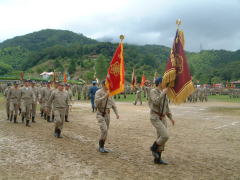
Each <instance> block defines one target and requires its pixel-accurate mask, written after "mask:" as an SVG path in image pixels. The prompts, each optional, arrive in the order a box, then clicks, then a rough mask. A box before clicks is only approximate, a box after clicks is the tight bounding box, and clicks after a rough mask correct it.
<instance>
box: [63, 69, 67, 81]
mask: <svg viewBox="0 0 240 180" xmlns="http://www.w3.org/2000/svg"><path fill="white" fill-rule="evenodd" d="M63 82H65V83H66V82H67V74H66V73H65V72H64V73H63Z"/></svg>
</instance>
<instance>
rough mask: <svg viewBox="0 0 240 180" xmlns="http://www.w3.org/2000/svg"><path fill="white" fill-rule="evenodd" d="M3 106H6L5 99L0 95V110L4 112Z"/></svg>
mask: <svg viewBox="0 0 240 180" xmlns="http://www.w3.org/2000/svg"><path fill="white" fill-rule="evenodd" d="M5 104H6V99H5V97H4V96H3V94H2V93H1V94H0V110H4V109H5Z"/></svg>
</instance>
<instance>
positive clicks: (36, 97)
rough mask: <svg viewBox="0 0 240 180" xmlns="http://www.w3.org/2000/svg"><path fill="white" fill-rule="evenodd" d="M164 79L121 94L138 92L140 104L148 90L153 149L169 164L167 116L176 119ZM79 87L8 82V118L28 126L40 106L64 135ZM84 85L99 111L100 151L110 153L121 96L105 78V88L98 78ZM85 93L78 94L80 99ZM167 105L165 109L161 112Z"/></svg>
mask: <svg viewBox="0 0 240 180" xmlns="http://www.w3.org/2000/svg"><path fill="white" fill-rule="evenodd" d="M161 80H162V79H161V78H158V79H156V82H155V84H156V88H153V87H151V85H150V84H149V83H146V84H145V85H144V86H143V87H140V86H138V87H136V88H133V89H132V88H130V86H127V87H129V89H130V91H129V92H126V90H125V91H124V92H122V93H121V95H123V96H124V97H126V95H127V94H136V100H135V102H136V103H134V104H135V105H136V104H137V102H138V101H140V104H141V105H142V99H141V93H142V92H144V91H145V89H147V93H146V94H145V97H146V96H147V99H148V101H149V107H150V109H151V113H150V120H151V123H152V125H153V126H154V127H155V128H156V132H157V140H156V141H154V143H153V146H152V147H151V148H150V150H151V151H152V154H153V157H154V162H155V163H157V164H167V163H166V162H165V161H163V160H162V159H161V153H162V151H163V150H164V145H165V143H166V141H167V140H168V134H167V129H166V128H167V126H166V118H165V116H167V117H169V118H170V120H171V122H172V123H173V124H174V120H173V119H172V116H171V112H170V110H169V106H168V100H167V101H164V94H166V91H167V89H164V90H162V87H161ZM75 87H76V86H75V85H70V84H67V83H62V82H41V83H37V82H35V81H31V80H26V81H24V82H22V83H20V81H14V82H13V83H12V84H11V83H7V87H6V88H5V90H4V96H5V98H6V114H7V119H8V120H9V121H10V122H11V123H15V124H17V123H20V122H21V123H24V124H25V125H26V127H31V126H32V125H33V123H36V116H37V114H38V113H37V109H39V114H40V117H41V118H42V119H43V120H46V121H47V122H49V123H52V122H54V123H55V126H54V133H53V134H54V136H55V137H56V138H62V135H61V134H62V130H63V124H64V122H69V113H70V109H71V106H72V104H73V97H74V93H73V92H74V88H75ZM83 87H87V88H86V89H87V93H86V94H87V95H86V98H84V99H90V102H91V107H92V111H93V112H96V119H97V122H98V124H99V128H100V137H99V149H98V150H99V152H101V153H108V152H109V150H107V149H106V148H105V146H104V145H105V141H106V139H107V136H108V129H109V125H110V112H111V109H112V110H113V112H114V113H115V115H116V118H117V119H119V113H118V110H117V106H116V104H115V101H114V98H117V96H109V89H108V87H107V85H106V81H105V80H103V81H102V82H101V84H100V87H101V88H100V87H98V84H97V82H96V81H93V82H92V86H89V85H88V86H87V85H84V86H81V88H83ZM126 89H128V88H126ZM81 94H82V93H80V94H78V93H75V96H77V99H78V97H79V96H81ZM119 98H120V97H119ZM163 101H164V103H163ZM38 104H39V105H38ZM163 106H164V112H163V113H161V109H162V107H163Z"/></svg>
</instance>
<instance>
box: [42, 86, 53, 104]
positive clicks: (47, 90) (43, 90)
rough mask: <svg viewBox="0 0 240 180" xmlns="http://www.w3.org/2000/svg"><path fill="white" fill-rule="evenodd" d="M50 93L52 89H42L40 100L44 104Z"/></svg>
mask: <svg viewBox="0 0 240 180" xmlns="http://www.w3.org/2000/svg"><path fill="white" fill-rule="evenodd" d="M51 91H52V89H51V88H48V87H44V88H43V89H42V100H43V101H44V102H47V101H48V100H49V98H50V95H51Z"/></svg>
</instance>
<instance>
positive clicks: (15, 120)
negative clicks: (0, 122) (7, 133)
mask: <svg viewBox="0 0 240 180" xmlns="http://www.w3.org/2000/svg"><path fill="white" fill-rule="evenodd" d="M13 120H14V121H13V122H14V123H17V115H15V116H14V119H13Z"/></svg>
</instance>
